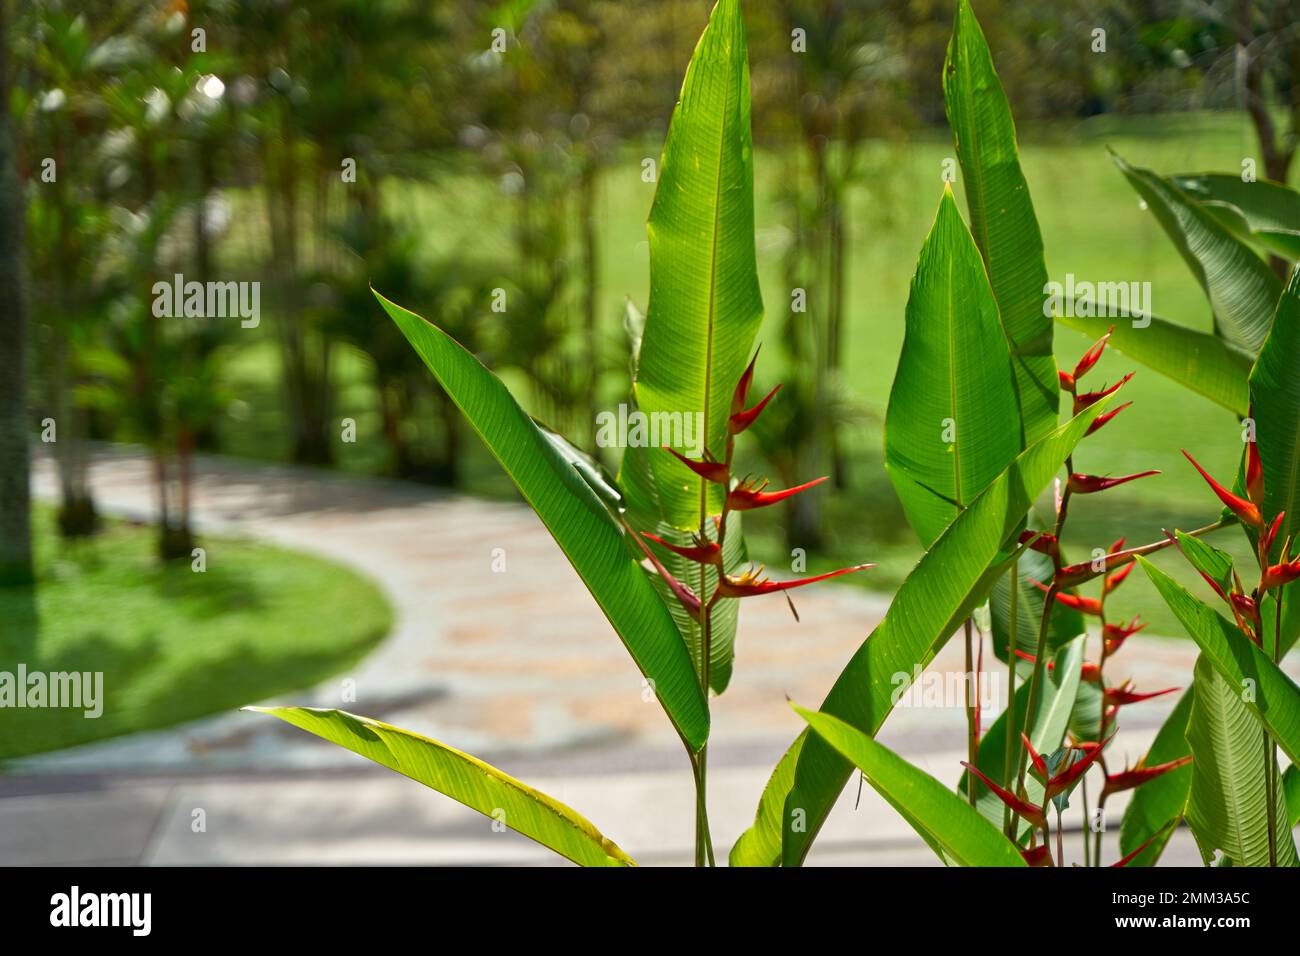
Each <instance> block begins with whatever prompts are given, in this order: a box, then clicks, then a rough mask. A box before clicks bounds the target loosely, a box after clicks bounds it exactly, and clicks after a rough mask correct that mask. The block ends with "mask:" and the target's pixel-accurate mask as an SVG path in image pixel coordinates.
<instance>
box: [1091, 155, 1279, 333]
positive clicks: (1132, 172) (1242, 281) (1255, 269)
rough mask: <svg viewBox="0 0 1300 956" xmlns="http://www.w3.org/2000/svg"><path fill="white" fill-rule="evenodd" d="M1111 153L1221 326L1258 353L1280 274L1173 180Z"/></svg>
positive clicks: (1270, 315)
mask: <svg viewBox="0 0 1300 956" xmlns="http://www.w3.org/2000/svg"><path fill="white" fill-rule="evenodd" d="M1112 158H1113V159H1114V160H1115V165H1116V166H1118V167H1119V168H1120V171H1121V172H1122V173H1123V174H1124V176H1125V178H1126V179H1128V181H1129V184H1130V185H1131V186H1132V187H1133V188H1134V189H1135V190H1136V191H1137V193H1138V195H1139V196H1141V197H1142V199H1143V200H1144V201H1145V202H1146V204H1147V208H1149V209H1150V210H1151V212H1152V214H1153V215H1154V216H1155V217H1156V219H1157V221H1159V223H1160V225H1161V227H1162V228H1163V229H1164V231H1165V233H1166V234H1167V235H1168V236H1169V238H1170V239H1171V240H1172V241H1173V243H1174V246H1175V247H1176V248H1177V249H1178V252H1179V254H1180V255H1181V256H1182V257H1183V260H1184V261H1185V262H1186V263H1187V265H1188V267H1189V268H1190V269H1191V270H1192V273H1193V274H1194V275H1195V276H1196V281H1197V282H1199V283H1200V285H1201V288H1202V289H1203V290H1204V291H1205V295H1206V297H1207V298H1208V299H1209V300H1210V307H1211V308H1212V309H1213V312H1214V327H1215V329H1216V331H1217V332H1218V333H1219V335H1221V336H1223V337H1224V338H1226V339H1228V340H1229V341H1231V342H1232V343H1233V344H1235V345H1237V346H1238V347H1240V348H1243V349H1245V350H1246V351H1248V352H1249V353H1250V354H1251V355H1255V354H1256V353H1258V352H1259V348H1260V346H1261V345H1263V344H1264V338H1265V336H1267V335H1268V327H1269V323H1271V322H1272V320H1273V309H1274V306H1275V305H1276V304H1277V297H1278V295H1279V294H1280V293H1281V291H1282V286H1281V283H1280V282H1278V279H1277V276H1275V275H1273V273H1272V272H1271V271H1270V270H1269V268H1268V266H1267V265H1266V264H1265V262H1264V260H1263V259H1261V258H1260V257H1259V256H1258V255H1257V254H1256V253H1255V251H1254V250H1253V249H1251V248H1250V247H1249V246H1248V245H1246V244H1245V243H1244V242H1242V241H1241V240H1240V239H1238V238H1237V237H1236V236H1234V235H1233V234H1232V233H1231V232H1229V231H1228V230H1227V229H1225V228H1224V227H1223V225H1222V224H1221V223H1220V222H1219V221H1218V220H1217V219H1216V218H1215V217H1214V216H1212V215H1210V214H1209V213H1208V212H1206V210H1205V209H1204V208H1202V207H1201V205H1200V204H1199V203H1197V202H1196V201H1195V200H1194V199H1192V198H1191V197H1190V196H1188V195H1187V194H1186V193H1185V192H1183V191H1182V190H1181V189H1179V188H1178V187H1177V186H1175V185H1174V184H1173V183H1172V182H1171V181H1169V180H1168V179H1165V178H1163V177H1161V176H1158V175H1156V174H1155V173H1153V172H1152V171H1151V170H1149V169H1142V168H1140V167H1136V166H1130V165H1129V164H1128V163H1126V162H1125V161H1124V160H1123V159H1121V158H1120V157H1119V156H1117V155H1114V154H1112Z"/></svg>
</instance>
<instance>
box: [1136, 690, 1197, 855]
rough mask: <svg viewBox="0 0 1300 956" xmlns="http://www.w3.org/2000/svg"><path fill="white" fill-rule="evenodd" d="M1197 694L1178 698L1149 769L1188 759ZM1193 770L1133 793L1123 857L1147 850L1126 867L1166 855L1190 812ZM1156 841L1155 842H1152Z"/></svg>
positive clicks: (1153, 750)
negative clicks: (1188, 732) (1189, 725)
mask: <svg viewBox="0 0 1300 956" xmlns="http://www.w3.org/2000/svg"><path fill="white" fill-rule="evenodd" d="M1194 693H1195V691H1194V690H1193V689H1190V688H1189V689H1188V690H1186V691H1184V693H1183V695H1182V696H1181V697H1180V698H1178V703H1177V704H1176V705H1175V706H1174V710H1173V713H1171V714H1170V715H1169V717H1168V718H1167V719H1166V720H1165V722H1164V724H1163V725H1162V726H1161V727H1160V732H1159V733H1157V734H1156V739H1155V740H1154V741H1153V742H1152V744H1151V749H1150V750H1148V751H1147V755H1146V758H1145V762H1146V765H1147V766H1149V767H1158V766H1159V765H1160V764H1163V763H1169V762H1171V761H1174V760H1178V759H1180V758H1182V757H1186V756H1187V755H1188V754H1189V753H1191V749H1190V748H1189V747H1188V746H1187V737H1186V735H1185V731H1186V729H1187V718H1188V716H1189V715H1190V714H1191V710H1192V698H1193V696H1194ZM1191 781H1192V768H1191V767H1190V766H1189V765H1186V764H1185V765H1183V766H1181V767H1178V768H1177V769H1175V770H1170V771H1168V772H1167V773H1164V774H1161V775H1160V776H1159V777H1156V778H1155V779H1154V780H1149V781H1147V782H1146V783H1144V784H1142V786H1140V787H1138V788H1137V789H1136V790H1134V791H1133V799H1132V800H1130V801H1129V804H1128V807H1127V808H1125V810H1124V820H1123V823H1122V824H1121V825H1120V831H1119V850H1120V854H1121V856H1128V855H1129V854H1130V853H1132V852H1133V851H1134V850H1136V849H1137V848H1138V847H1140V846H1142V844H1144V843H1147V841H1148V840H1151V842H1150V843H1149V844H1147V847H1146V849H1144V850H1143V851H1142V852H1141V853H1139V854H1138V855H1137V856H1136V857H1134V858H1133V859H1132V860H1130V861H1129V863H1128V864H1127V865H1128V866H1131V867H1139V866H1155V865H1156V861H1157V860H1158V859H1160V854H1161V853H1163V852H1164V849H1165V846H1166V845H1168V843H1169V838H1170V837H1171V836H1173V833H1174V828H1175V825H1176V824H1177V823H1178V821H1180V820H1181V819H1182V818H1183V814H1184V812H1185V811H1186V808H1187V793H1188V787H1190V786H1191ZM1153 837H1154V839H1152V838H1153Z"/></svg>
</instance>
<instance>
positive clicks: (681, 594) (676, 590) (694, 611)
mask: <svg viewBox="0 0 1300 956" xmlns="http://www.w3.org/2000/svg"><path fill="white" fill-rule="evenodd" d="M633 537H634V538H635V540H636V543H637V544H638V545H639V546H640V548H641V550H642V552H644V554H645V556H646V557H647V558H648V559H649V560H650V563H651V564H652V565H653V566H654V569H655V570H656V571H657V572H659V576H660V577H661V578H663V579H664V583H666V584H667V585H668V589H669V590H670V591H672V592H673V595H674V596H675V597H676V598H677V600H678V602H680V604H681V605H682V607H684V608H685V609H686V612H687V613H688V614H690V615H691V617H694V618H696V619H698V618H699V616H700V608H701V603H700V597H699V595H698V594H696V593H695V592H694V591H692V590H691V589H690V588H689V587H688V586H687V585H685V584H683V583H682V582H681V581H678V580H677V579H676V578H675V577H673V575H672V572H671V571H669V570H668V569H667V568H665V567H664V565H663V562H662V561H660V560H659V558H658V557H656V556H655V553H654V552H653V551H652V550H650V546H649V545H648V544H646V543H645V542H644V541H642V540H641V539H640V538H639V537H637V536H635V535H634V536H633Z"/></svg>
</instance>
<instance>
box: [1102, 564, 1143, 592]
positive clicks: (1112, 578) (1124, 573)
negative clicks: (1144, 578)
mask: <svg viewBox="0 0 1300 956" xmlns="http://www.w3.org/2000/svg"><path fill="white" fill-rule="evenodd" d="M1135 567H1137V565H1136V564H1135V563H1134V562H1132V561H1130V562H1129V563H1128V564H1126V565H1124V567H1122V568H1120V569H1119V570H1118V571H1116V572H1115V573H1114V574H1111V575H1107V577H1106V583H1105V585H1104V588H1105V592H1106V593H1107V594H1109V593H1110V592H1111V591H1113V590H1115V589H1116V588H1117V587H1119V586H1120V585H1121V584H1123V583H1124V579H1125V578H1127V577H1128V576H1129V575H1130V574H1132V573H1133V569H1134V568H1135Z"/></svg>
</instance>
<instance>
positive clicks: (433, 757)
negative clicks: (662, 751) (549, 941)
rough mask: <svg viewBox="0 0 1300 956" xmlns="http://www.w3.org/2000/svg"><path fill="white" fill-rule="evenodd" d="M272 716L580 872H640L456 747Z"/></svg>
mask: <svg viewBox="0 0 1300 956" xmlns="http://www.w3.org/2000/svg"><path fill="white" fill-rule="evenodd" d="M246 709H247V710H252V711H257V712H258V713H263V714H270V715H271V716H272V717H278V718H280V719H281V720H283V721H285V722H286V723H290V724H293V725H294V726H295V727H300V728H302V729H303V730H305V731H307V732H308V733H311V734H315V735H316V736H317V737H322V738H324V739H325V740H328V741H330V742H331V743H335V744H338V745H339V746H340V747H344V748H346V749H348V750H351V751H352V752H353V753H357V754H360V755H361V756H363V757H365V758H366V759H367V760H373V761H374V762H375V763H377V764H382V765H383V766H385V767H387V768H388V769H389V770H395V771H397V772H398V773H400V774H402V775H403V776H406V777H410V778H411V779H412V780H415V781H417V782H418V783H422V784H424V785H425V786H426V787H431V788H432V789H434V790H437V791H438V792H439V793H442V794H446V795H447V796H449V797H451V798H452V799H453V800H455V801H457V802H459V803H463V804H464V805H465V806H467V807H469V808H470V809H473V810H477V811H478V812H479V813H482V814H484V815H486V816H489V817H492V818H493V819H494V820H500V821H501V822H502V823H504V824H505V825H506V826H508V827H509V828H510V829H512V830H515V831H517V832H519V833H522V834H523V835H524V836H526V837H528V838H529V839H532V840H536V841H537V842H538V843H540V844H541V845H542V846H544V847H546V848H548V849H550V850H554V851H555V852H556V853H558V854H560V856H563V857H565V858H566V859H569V860H572V861H573V862H574V863H578V864H580V865H582V866H635V865H636V864H635V863H634V862H633V861H632V858H631V857H629V856H628V855H627V854H626V853H624V852H623V851H622V850H620V849H619V848H618V847H617V846H615V845H614V843H612V842H611V841H610V840H608V839H606V838H605V837H604V836H602V835H601V834H600V831H598V830H597V829H596V828H595V827H594V826H592V825H591V823H590V822H588V821H587V819H586V818H585V817H583V816H582V815H581V814H579V813H577V812H575V811H574V810H571V809H569V808H568V807H566V806H565V805H564V804H562V803H560V802H559V801H558V800H555V799H553V798H552V797H548V796H547V795H546V794H544V793H541V792H539V791H537V790H534V789H533V788H532V787H530V786H528V785H527V784H525V783H521V782H520V781H518V780H516V779H515V778H514V777H511V776H508V775H507V774H504V773H502V772H501V771H500V770H497V769H496V768H495V767H492V766H489V765H488V764H485V763H484V762H483V761H481V760H479V759H478V758H477V757H472V756H470V755H469V754H467V753H462V752H461V751H459V750H456V749H455V748H454V747H448V746H447V745H446V744H442V743H439V742H438V741H436V740H430V739H428V738H427V737H421V736H420V735H419V734H413V733H411V732H410V731H409V730H402V729H401V728H399V727H393V726H390V725H389V724H385V723H381V722H380V721H378V720H371V719H370V718H369V717H358V716H356V715H354V714H349V713H346V712H345V711H341V710H319V709H316V708H312V707H249V708H246Z"/></svg>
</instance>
